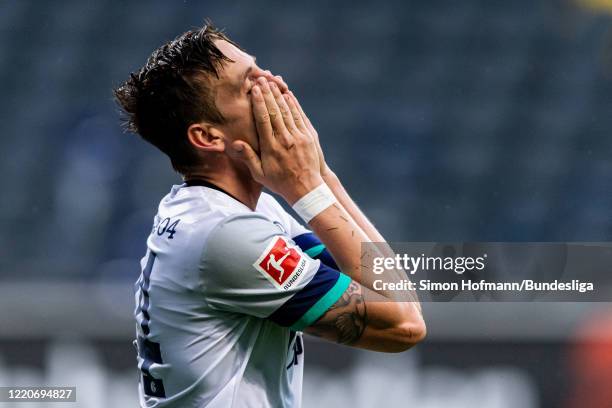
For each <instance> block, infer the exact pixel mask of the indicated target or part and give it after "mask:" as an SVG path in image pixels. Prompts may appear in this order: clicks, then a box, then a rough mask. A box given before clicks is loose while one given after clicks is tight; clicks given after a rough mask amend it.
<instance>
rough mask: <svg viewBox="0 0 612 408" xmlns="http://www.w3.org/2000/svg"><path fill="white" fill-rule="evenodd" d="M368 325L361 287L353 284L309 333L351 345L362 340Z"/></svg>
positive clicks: (311, 327)
mask: <svg viewBox="0 0 612 408" xmlns="http://www.w3.org/2000/svg"><path fill="white" fill-rule="evenodd" d="M367 324H368V313H367V308H366V302H365V300H364V298H363V293H362V292H361V286H360V285H359V284H358V283H356V282H351V284H350V285H349V287H348V288H347V289H346V291H345V292H344V293H343V294H342V296H341V297H340V299H338V301H337V302H336V303H335V304H334V305H333V306H331V307H330V308H329V310H328V311H327V312H326V313H325V314H324V315H323V316H321V318H320V319H319V320H318V321H317V322H316V323H314V324H313V325H312V326H310V327H309V329H308V330H307V331H308V333H310V334H313V335H315V336H320V337H325V338H329V339H334V340H335V341H336V342H337V343H340V344H347V345H351V344H354V343H355V342H356V341H357V340H359V339H360V338H361V335H362V334H363V332H364V331H365V328H366V325H367Z"/></svg>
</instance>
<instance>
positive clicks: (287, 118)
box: [270, 82, 297, 132]
mask: <svg viewBox="0 0 612 408" xmlns="http://www.w3.org/2000/svg"><path fill="white" fill-rule="evenodd" d="M270 88H271V89H272V95H274V99H276V104H277V105H278V108H279V109H280V112H281V116H282V117H283V122H284V123H285V127H286V128H287V130H289V131H290V132H295V131H296V130H297V126H296V124H295V121H294V120H293V115H292V114H291V110H290V109H289V105H287V101H286V100H285V98H283V94H282V93H281V91H280V89H279V88H278V86H277V85H276V83H274V82H273V83H271V84H270Z"/></svg>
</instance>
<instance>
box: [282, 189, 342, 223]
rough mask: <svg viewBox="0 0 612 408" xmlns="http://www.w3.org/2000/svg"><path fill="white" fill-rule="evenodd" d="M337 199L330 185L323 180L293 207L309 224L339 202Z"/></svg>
mask: <svg viewBox="0 0 612 408" xmlns="http://www.w3.org/2000/svg"><path fill="white" fill-rule="evenodd" d="M337 201H338V200H337V199H336V196H334V193H333V192H332V191H331V189H330V188H329V186H328V185H327V184H326V183H324V182H321V184H319V185H318V186H317V187H316V188H314V189H313V190H311V191H309V192H308V193H307V194H306V195H304V196H302V197H301V198H300V199H299V200H297V202H295V203H294V204H293V205H292V206H291V207H292V208H293V210H294V211H295V212H296V213H297V214H298V215H299V216H300V218H301V219H302V220H303V221H304V222H305V223H307V224H308V223H310V221H311V220H312V219H313V218H315V217H316V216H317V215H319V214H320V213H322V212H323V211H325V210H326V209H327V208H329V207H331V206H332V205H334V204H335V203H337Z"/></svg>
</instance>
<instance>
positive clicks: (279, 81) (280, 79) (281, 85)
mask: <svg viewBox="0 0 612 408" xmlns="http://www.w3.org/2000/svg"><path fill="white" fill-rule="evenodd" d="M274 82H275V83H276V85H278V87H279V88H280V90H281V92H282V93H285V92H287V91H289V86H288V85H287V84H286V83H285V81H284V80H283V77H282V76H280V75H275V76H274Z"/></svg>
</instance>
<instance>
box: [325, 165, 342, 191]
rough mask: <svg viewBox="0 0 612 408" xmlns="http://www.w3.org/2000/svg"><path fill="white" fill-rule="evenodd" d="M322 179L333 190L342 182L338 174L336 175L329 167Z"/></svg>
mask: <svg viewBox="0 0 612 408" xmlns="http://www.w3.org/2000/svg"><path fill="white" fill-rule="evenodd" d="M321 178H323V181H325V183H326V184H327V185H328V186H329V187H330V188H331V189H333V188H334V187H335V186H336V185H337V184H338V183H339V182H340V179H339V178H338V176H337V175H336V173H334V172H333V171H332V170H331V169H330V168H329V167H328V168H327V171H325V173H321Z"/></svg>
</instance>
